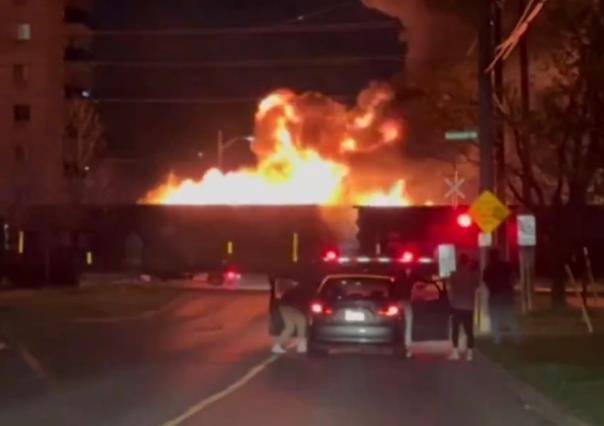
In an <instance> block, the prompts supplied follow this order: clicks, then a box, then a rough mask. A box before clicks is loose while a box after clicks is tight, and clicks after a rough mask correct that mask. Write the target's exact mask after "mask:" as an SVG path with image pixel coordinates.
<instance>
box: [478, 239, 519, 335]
mask: <svg viewBox="0 0 604 426" xmlns="http://www.w3.org/2000/svg"><path fill="white" fill-rule="evenodd" d="M482 280H483V281H484V283H485V285H486V286H487V289H488V290H489V310H490V313H491V332H492V334H493V341H494V342H495V343H501V339H502V337H503V331H504V328H506V327H507V328H508V329H509V331H510V333H511V334H512V336H514V339H515V340H516V341H517V340H518V339H519V338H520V330H519V327H518V318H517V317H516V313H515V309H514V270H513V268H512V265H511V264H510V263H509V262H505V261H503V260H502V259H501V257H500V255H499V250H497V249H492V250H491V251H490V252H489V258H488V261H487V266H486V268H485V269H484V272H483V277H482Z"/></svg>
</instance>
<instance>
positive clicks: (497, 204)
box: [468, 191, 510, 234]
mask: <svg viewBox="0 0 604 426" xmlns="http://www.w3.org/2000/svg"><path fill="white" fill-rule="evenodd" d="M468 213H470V216H472V219H474V222H476V224H477V225H478V227H479V228H480V229H481V230H482V232H486V233H487V234H490V233H492V232H493V231H494V230H495V229H497V228H498V227H499V225H501V224H502V223H503V221H504V220H505V219H506V218H507V217H508V216H509V215H510V211H509V210H508V208H507V207H506V206H505V204H503V203H502V202H501V201H500V200H499V198H497V197H496V196H495V194H493V193H492V192H490V191H484V192H483V193H482V194H480V196H479V197H478V198H477V199H476V200H475V201H474V202H473V203H472V205H471V206H470V210H469V211H468Z"/></svg>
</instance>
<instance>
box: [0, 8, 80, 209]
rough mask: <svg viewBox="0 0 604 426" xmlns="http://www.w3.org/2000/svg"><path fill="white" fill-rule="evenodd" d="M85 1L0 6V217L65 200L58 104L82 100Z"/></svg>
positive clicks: (61, 112) (61, 114) (62, 113)
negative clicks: (8, 211)
mask: <svg viewBox="0 0 604 426" xmlns="http://www.w3.org/2000/svg"><path fill="white" fill-rule="evenodd" d="M91 2H92V1H91V0H3V1H2V2H0V209H1V210H6V209H10V208H11V207H14V206H26V205H30V204H41V203H58V202H63V201H65V199H66V196H65V181H64V173H63V169H64V166H63V133H64V127H65V122H64V121H65V105H66V102H65V100H66V98H67V97H69V96H89V95H90V87H91V84H92V71H91V69H90V67H89V66H88V65H86V59H87V55H86V53H85V52H86V47H87V43H89V40H88V39H89V38H90V34H91V33H90V28H91V21H90V15H89V11H90V10H91ZM87 31H88V34H87V33H86V32H87Z"/></svg>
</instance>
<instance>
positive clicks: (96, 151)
mask: <svg viewBox="0 0 604 426" xmlns="http://www.w3.org/2000/svg"><path fill="white" fill-rule="evenodd" d="M104 146H105V139H104V131H103V126H102V123H101V119H100V116H99V113H98V111H97V108H96V106H95V104H94V103H93V102H91V101H89V100H86V99H71V100H69V102H68V105H67V118H66V128H65V146H64V151H63V152H64V154H63V164H64V170H65V177H66V178H67V181H68V184H69V187H70V192H71V196H72V199H73V201H74V202H75V203H80V202H82V200H83V195H84V194H83V187H84V185H85V184H86V180H87V178H88V176H89V174H90V171H91V170H92V168H93V167H94V165H95V163H96V162H97V160H98V158H99V156H100V153H101V152H102V150H103V148H104Z"/></svg>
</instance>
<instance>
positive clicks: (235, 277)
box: [224, 270, 241, 281]
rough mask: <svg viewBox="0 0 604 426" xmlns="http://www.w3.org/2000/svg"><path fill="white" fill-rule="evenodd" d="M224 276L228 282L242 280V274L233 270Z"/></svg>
mask: <svg viewBox="0 0 604 426" xmlns="http://www.w3.org/2000/svg"><path fill="white" fill-rule="evenodd" d="M224 275H225V278H226V279H227V280H228V281H235V280H238V279H240V278H241V274H240V273H239V272H237V271H233V270H230V271H227V272H226V273H225V274H224Z"/></svg>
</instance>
